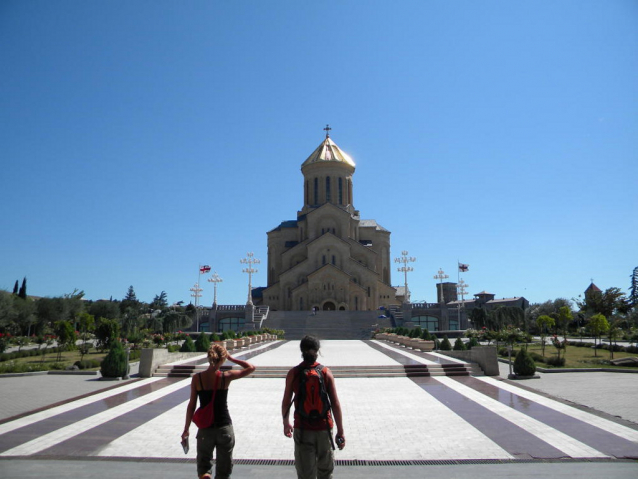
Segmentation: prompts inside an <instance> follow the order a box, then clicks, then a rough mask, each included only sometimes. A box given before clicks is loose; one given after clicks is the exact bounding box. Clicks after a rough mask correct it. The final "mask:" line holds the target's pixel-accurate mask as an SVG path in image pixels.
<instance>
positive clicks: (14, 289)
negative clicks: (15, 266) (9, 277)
mask: <svg viewBox="0 0 638 479" xmlns="http://www.w3.org/2000/svg"><path fill="white" fill-rule="evenodd" d="M18 284H19V281H18V280H17V279H16V284H14V285H13V294H15V295H16V296H17V295H18V291H19V290H18Z"/></svg>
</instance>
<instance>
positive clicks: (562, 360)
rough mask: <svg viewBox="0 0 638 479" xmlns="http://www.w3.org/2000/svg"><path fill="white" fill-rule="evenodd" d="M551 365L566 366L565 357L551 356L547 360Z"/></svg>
mask: <svg viewBox="0 0 638 479" xmlns="http://www.w3.org/2000/svg"><path fill="white" fill-rule="evenodd" d="M545 362H546V363H547V364H548V365H550V366H565V358H564V357H563V358H559V357H558V356H551V357H549V358H547V359H546V360H545Z"/></svg>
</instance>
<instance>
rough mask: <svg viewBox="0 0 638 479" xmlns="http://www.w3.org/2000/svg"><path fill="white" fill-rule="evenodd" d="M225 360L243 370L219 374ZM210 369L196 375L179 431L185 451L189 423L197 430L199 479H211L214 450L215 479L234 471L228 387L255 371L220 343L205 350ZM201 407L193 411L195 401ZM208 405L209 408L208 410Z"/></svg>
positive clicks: (223, 478) (233, 438)
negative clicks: (184, 422)
mask: <svg viewBox="0 0 638 479" xmlns="http://www.w3.org/2000/svg"><path fill="white" fill-rule="evenodd" d="M226 360H228V361H231V362H233V363H235V364H237V365H239V366H241V367H242V369H240V370H232V369H231V370H227V371H223V372H222V371H220V369H221V367H222V365H223V364H224V362H225V361H226ZM208 362H209V364H210V365H209V366H208V369H206V371H203V372H201V373H198V374H195V375H194V376H193V378H192V380H191V394H190V400H189V401H188V406H187V407H186V424H185V426H184V432H182V444H183V445H185V446H184V451H185V452H186V451H187V447H188V446H187V444H188V436H189V429H190V425H191V422H195V423H196V425H197V426H198V428H199V429H198V431H197V475H198V477H199V479H210V478H211V472H212V461H213V451H214V450H215V448H217V461H216V467H215V477H216V478H219V479H225V478H228V477H230V474H231V473H232V471H233V448H234V447H235V433H234V431H233V422H232V420H231V418H230V414H229V412H228V387H229V385H230V383H231V381H234V380H236V379H241V378H243V377H246V376H248V375H249V374H251V373H252V372H253V371H255V366H253V365H252V364H251V363H249V362H247V361H242V360H241V359H236V358H233V357H232V356H230V355H229V354H228V351H226V348H224V346H222V345H221V344H219V343H215V344H212V345H211V346H210V348H209V349H208ZM198 397H199V404H200V408H199V409H198V410H197V412H196V411H195V406H196V404H197V398H198ZM207 406H208V407H207Z"/></svg>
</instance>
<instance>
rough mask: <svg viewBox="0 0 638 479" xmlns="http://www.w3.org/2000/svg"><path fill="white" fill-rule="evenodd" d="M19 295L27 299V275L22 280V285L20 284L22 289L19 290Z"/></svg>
mask: <svg viewBox="0 0 638 479" xmlns="http://www.w3.org/2000/svg"><path fill="white" fill-rule="evenodd" d="M18 296H19V297H20V298H22V299H27V277H26V276H25V277H24V279H23V280H22V286H20V291H19V292H18Z"/></svg>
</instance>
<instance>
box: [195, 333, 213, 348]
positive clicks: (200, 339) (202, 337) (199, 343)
mask: <svg viewBox="0 0 638 479" xmlns="http://www.w3.org/2000/svg"><path fill="white" fill-rule="evenodd" d="M208 348H210V339H208V335H207V334H206V333H199V336H197V340H196V341H195V350H196V351H197V352H199V353H207V352H208Z"/></svg>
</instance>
